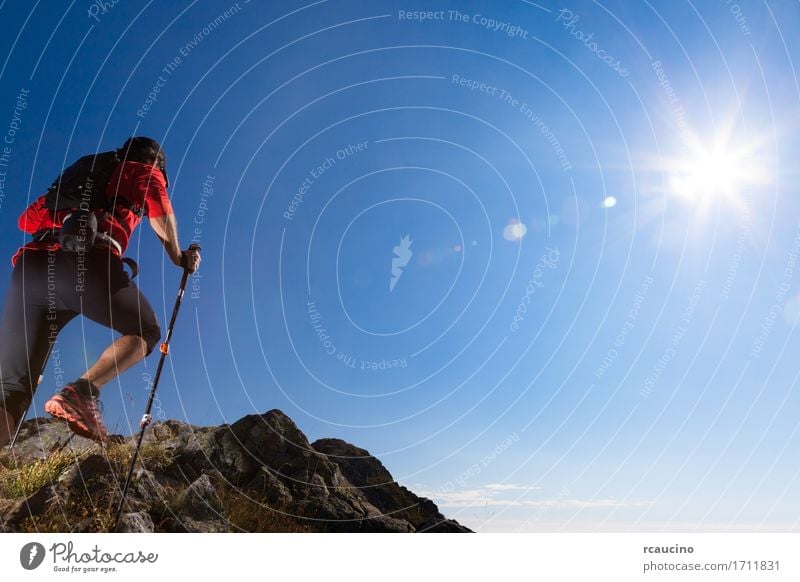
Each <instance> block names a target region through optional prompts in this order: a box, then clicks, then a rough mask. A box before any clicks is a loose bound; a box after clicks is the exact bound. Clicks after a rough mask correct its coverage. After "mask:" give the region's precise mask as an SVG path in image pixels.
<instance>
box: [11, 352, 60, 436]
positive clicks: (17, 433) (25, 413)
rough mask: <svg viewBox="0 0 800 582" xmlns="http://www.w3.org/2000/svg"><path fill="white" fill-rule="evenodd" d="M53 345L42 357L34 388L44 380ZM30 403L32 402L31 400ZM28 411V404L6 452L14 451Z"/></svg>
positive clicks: (29, 406)
mask: <svg viewBox="0 0 800 582" xmlns="http://www.w3.org/2000/svg"><path fill="white" fill-rule="evenodd" d="M54 345H55V342H54V341H53V342H50V347H49V348H47V355H46V356H45V357H44V362H43V363H42V373H41V374H39V379H38V380H37V381H36V387H37V388H38V387H39V384H41V383H42V380H44V370H45V368H47V360H49V359H50V354H51V353H53V346H54ZM31 402H33V400H31ZM30 409H31V405H30V404H28V406H27V407H26V408H25V412H23V413H22V418H20V419H19V422H18V423H17V429H16V430H15V431H14V438H12V439H11V442H10V443H9V445H8V450H9V451H13V450H14V445H15V444H17V439H18V438H19V431H20V430H21V429H22V425H23V423H24V422H25V419H26V418H27V417H28V411H29V410H30Z"/></svg>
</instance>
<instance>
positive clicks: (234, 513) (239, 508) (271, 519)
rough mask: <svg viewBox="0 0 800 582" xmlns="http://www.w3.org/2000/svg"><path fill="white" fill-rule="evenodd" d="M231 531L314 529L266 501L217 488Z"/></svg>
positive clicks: (272, 531)
mask: <svg viewBox="0 0 800 582" xmlns="http://www.w3.org/2000/svg"><path fill="white" fill-rule="evenodd" d="M217 495H218V496H219V499H220V501H221V502H222V507H223V509H224V511H225V516H226V517H227V518H228V520H229V521H230V522H231V531H235V532H236V531H246V532H259V533H303V532H310V531H314V530H313V529H311V528H310V527H309V525H308V522H306V521H305V520H303V519H300V518H295V517H291V516H288V515H284V514H282V513H279V512H278V511H275V510H273V509H270V508H269V506H267V505H266V504H265V503H256V502H254V501H251V500H250V499H248V498H247V497H245V496H244V495H242V494H241V493H239V492H236V491H231V490H230V489H227V488H219V487H218V488H217Z"/></svg>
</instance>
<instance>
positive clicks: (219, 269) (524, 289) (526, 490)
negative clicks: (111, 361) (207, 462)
mask: <svg viewBox="0 0 800 582" xmlns="http://www.w3.org/2000/svg"><path fill="white" fill-rule="evenodd" d="M423 10H426V11H428V12H429V14H427V15H426V17H425V19H424V20H421V19H420V18H421V16H420V15H419V14H418V12H419V11H423ZM0 13H1V14H2V19H1V21H2V25H0V26H2V29H3V34H2V35H0V45H2V47H3V50H2V53H1V54H3V55H6V57H7V58H5V59H4V61H3V62H2V63H0V77H2V99H0V131H2V132H4V134H5V137H10V139H11V141H12V143H11V144H10V149H11V151H10V153H9V154H8V155H9V163H8V168H7V176H6V180H5V184H4V189H3V197H2V198H1V199H0V228H2V232H3V236H2V239H1V240H0V245H2V247H1V248H0V251H2V252H0V254H3V255H5V256H9V257H10V255H11V254H13V252H14V250H15V249H16V247H17V246H18V245H19V244H20V242H21V241H22V240H24V237H23V236H22V234H21V233H19V232H18V231H16V230H15V222H16V217H17V216H18V214H19V213H20V212H21V211H22V210H23V209H24V207H25V206H26V204H27V203H28V201H29V200H31V199H32V198H34V197H36V196H38V195H39V194H40V193H41V192H43V190H44V189H45V188H46V186H47V185H48V184H49V182H50V181H51V180H52V179H53V177H54V176H56V175H57V174H58V172H59V171H60V169H61V168H62V167H63V166H64V165H65V164H67V163H69V162H70V161H71V160H73V159H74V158H76V157H78V156H80V155H83V154H85V153H87V152H89V151H94V150H98V149H100V150H103V149H110V148H112V147H115V146H117V145H119V144H121V142H122V141H123V140H124V139H125V138H126V137H128V136H129V135H132V134H146V135H150V136H153V137H155V138H157V139H159V140H160V141H161V142H162V144H163V146H164V148H165V150H166V153H167V156H168V168H169V171H170V178H171V181H172V185H171V189H170V190H171V196H172V200H173V205H174V207H175V210H176V213H177V215H178V220H179V227H180V234H181V240H182V244H183V246H186V245H188V243H189V242H190V240H191V239H192V238H193V237H194V238H195V239H196V240H198V241H199V242H200V243H201V244H202V245H203V247H204V254H203V256H204V262H203V268H202V270H201V272H200V273H199V276H198V277H195V278H193V279H192V282H191V283H190V290H189V295H188V296H187V300H186V303H185V307H184V311H183V312H182V313H181V317H180V319H179V321H178V325H177V328H176V332H175V337H174V342H173V350H172V356H171V358H170V360H169V362H168V368H167V373H166V374H165V376H164V377H163V380H162V384H161V386H160V388H159V403H158V410H159V411H160V413H161V414H163V415H164V416H166V417H169V418H178V419H181V420H185V421H188V422H191V423H193V424H197V425H207V424H220V423H223V422H233V421H235V420H236V419H238V418H240V417H242V416H244V415H246V414H253V413H262V412H265V411H266V410H269V409H272V408H280V409H282V410H283V411H285V412H286V413H287V414H289V415H290V416H291V417H292V418H293V419H294V420H295V421H296V422H297V423H298V425H299V426H300V428H301V429H302V430H303V431H304V432H306V434H308V435H309V437H310V438H311V439H312V440H313V439H315V438H319V437H323V436H334V437H339V438H343V439H346V440H348V441H350V442H353V443H355V444H357V445H359V446H361V447H364V448H366V449H368V450H369V451H370V452H372V453H373V454H374V455H376V456H378V457H379V458H380V459H381V460H382V461H383V462H384V464H386V466H387V467H388V468H389V470H390V471H391V472H392V474H393V475H394V476H395V477H396V478H397V479H398V480H399V481H400V482H401V483H403V484H405V485H407V486H409V487H410V488H412V489H413V490H415V491H418V492H422V493H425V494H427V495H429V496H430V497H432V498H433V499H434V500H435V501H437V502H438V503H439V504H440V505H441V507H442V509H443V511H444V512H445V513H446V514H447V515H450V516H454V517H456V518H457V519H459V520H461V521H463V522H464V523H465V524H467V525H469V526H471V527H473V528H475V529H478V530H481V531H552V530H565V531H572V530H581V531H583V530H590V531H593V530H630V529H649V530H660V529H689V530H698V531H717V530H734V529H745V530H755V529H766V530H781V531H783V530H796V529H797V523H796V515H797V511H798V509H800V508H799V507H798V502H797V499H798V495H797V490H798V486H799V482H798V475H797V469H796V467H797V465H798V462H797V461H798V457H797V452H796V451H797V450H798V446H797V445H798V434H797V426H798V425H797V421H796V419H797V417H798V411H799V409H800V397H798V395H797V391H796V390H795V387H796V384H797V380H798V373H799V372H798V369H797V366H796V358H794V357H793V356H794V353H795V351H796V350H797V349H798V347H800V340H798V338H797V334H796V322H797V318H798V315H799V314H800V294H798V280H800V274H798V273H796V272H795V271H796V270H797V268H796V255H797V253H798V252H800V221H799V220H798V216H800V215H799V214H798V202H797V200H796V197H795V196H794V195H793V194H794V192H795V190H796V189H795V188H794V187H793V185H794V183H795V181H796V175H795V171H794V164H793V161H794V160H795V158H796V152H797V139H796V137H795V135H796V131H795V130H796V128H797V122H798V107H797V102H798V101H797V97H798V95H800V84H799V83H798V81H797V78H796V73H795V65H794V63H795V61H796V60H797V59H798V58H800V55H798V47H797V40H796V38H795V37H794V36H793V35H792V34H790V33H791V31H792V30H791V28H790V26H791V23H793V22H796V21H797V18H798V8H797V6H796V5H795V4H793V3H790V2H784V1H780V2H763V3H755V2H754V3H744V2H742V3H740V4H736V3H734V2H713V3H712V2H698V3H689V2H683V1H681V2H669V3H667V2H641V3H629V2H623V1H618V2H604V3H595V2H574V3H570V4H565V3H560V2H554V3H550V2H536V3H534V2H527V1H524V0H509V1H505V2H477V1H476V2H454V1H453V2H447V1H437V2H424V3H423V2H417V3H406V2H396V1H376V2H369V3H365V2H355V1H347V0H342V1H339V0H336V1H335V0H329V1H324V0H323V1H320V2H295V1H282V2H270V3H267V2H257V1H255V0H254V1H252V2H246V1H244V0H240V2H239V3H233V2H203V3H200V2H185V1H184V2H173V3H170V5H169V7H166V6H159V7H156V5H155V3H152V2H150V3H144V2H119V3H117V4H116V5H111V3H106V6H105V7H104V8H102V9H101V8H100V4H99V3H96V4H89V3H75V2H73V3H72V4H70V5H69V7H68V8H59V9H54V8H53V7H52V6H49V5H45V4H44V3H42V2H37V3H35V4H33V5H29V4H26V5H25V6H19V5H11V4H10V3H7V2H5V3H2V4H0ZM20 93H22V94H23V95H24V97H25V99H24V102H25V108H24V109H21V108H20V107H19V106H18V96H19V95H20ZM15 107H16V109H17V112H16V114H15ZM12 133H13V135H11V134H12ZM204 182H205V183H206V192H205V194H204V191H203V188H204ZM209 186H210V189H209ZM406 236H407V237H408V240H409V241H410V244H405V245H404V244H403V243H401V240H402V239H403V238H404V237H406ZM395 247H398V248H399V249H400V251H399V253H398V255H396V254H395ZM401 247H403V248H401ZM404 249H405V250H404ZM406 251H410V257H409V256H408V252H406ZM403 254H405V255H406V256H405V259H407V260H405V259H403V258H402V257H401V256H399V255H403ZM129 255H131V256H133V257H135V258H137V260H138V261H139V263H140V266H141V275H140V277H139V279H138V280H137V282H138V284H139V285H140V287H141V288H142V289H143V291H144V292H145V294H146V295H147V296H148V297H149V298H150V300H151V302H152V303H153V305H154V306H155V307H156V309H157V312H158V313H159V317H160V320H161V321H162V322H164V321H165V320H166V319H167V318H168V315H169V310H170V309H171V306H172V302H173V299H174V294H175V291H176V288H177V284H178V279H179V275H180V273H179V271H178V270H176V269H175V268H174V267H172V266H171V265H169V264H168V263H167V262H166V258H165V256H164V254H163V252H161V250H160V247H159V244H158V242H157V240H156V238H155V236H154V235H153V233H152V232H151V231H150V229H149V227H147V226H143V227H142V228H140V229H139V231H138V232H137V235H136V236H135V238H134V239H133V240H132V243H131V246H130V248H129ZM393 259H394V261H395V262H394V266H395V274H394V276H393V272H392V269H393ZM8 272H10V269H9V270H8ZM398 273H399V275H398ZM393 277H394V279H395V283H394V286H393V287H390V286H391V281H392V279H393ZM7 284H8V277H7V276H6V277H2V278H0V292H3V293H4V292H5V290H6V288H7ZM111 337H112V335H111V334H110V332H108V331H107V330H104V329H101V328H99V327H97V326H95V325H93V324H91V323H88V322H86V323H85V324H84V325H81V324H80V323H79V322H78V321H76V322H74V323H72V324H71V325H70V327H69V328H68V329H67V330H65V332H64V333H63V334H62V336H61V338H60V342H59V345H58V350H59V352H58V357H59V360H58V364H59V366H60V367H61V368H62V369H63V371H64V372H63V373H64V375H65V377H66V378H67V379H69V378H72V377H76V376H78V375H79V374H80V373H82V372H83V369H85V362H86V361H87V360H88V361H91V360H93V359H94V358H96V357H97V356H98V355H99V354H100V353H101V351H102V350H103V348H104V347H105V346H106V345H107V343H108V342H109V341H110V339H111ZM155 365H156V359H155V356H152V357H151V358H149V359H148V360H147V362H146V363H145V364H141V365H139V366H137V367H136V368H134V369H132V370H130V371H128V372H127V373H125V374H124V375H122V376H121V377H120V379H119V382H117V383H114V384H110V385H109V386H108V387H107V389H106V390H105V392H104V396H103V400H104V402H105V405H106V413H105V414H106V421H107V423H108V424H109V425H110V426H112V427H114V428H116V429H117V430H120V431H126V430H127V426H128V424H129V423H134V424H135V423H137V422H138V418H139V416H140V414H141V411H142V409H143V406H144V402H145V398H146V385H147V382H146V380H147V376H146V375H147V374H152V373H153V372H154V368H155ZM56 376H57V371H56V370H55V368H54V366H53V362H51V366H50V368H49V370H48V373H47V374H46V377H45V382H44V384H43V385H42V387H41V389H40V392H39V393H38V394H37V401H36V406H37V414H41V406H42V404H43V402H44V399H45V398H46V397H47V396H48V395H49V394H50V393H52V391H53V390H54V389H55V387H56Z"/></svg>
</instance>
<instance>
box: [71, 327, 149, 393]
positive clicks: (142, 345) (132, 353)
mask: <svg viewBox="0 0 800 582" xmlns="http://www.w3.org/2000/svg"><path fill="white" fill-rule="evenodd" d="M146 355H147V342H146V341H144V339H142V338H141V337H140V336H138V335H124V336H122V337H121V338H119V339H118V340H117V341H115V342H114V343H113V344H111V345H110V346H108V347H107V348H106V351H104V352H103V355H101V356H100V359H99V360H97V362H96V363H95V364H94V366H92V367H91V368H89V369H88V370H87V371H86V373H85V374H84V375H83V376H81V378H84V379H86V380H89V381H90V382H91V383H92V384H94V385H95V386H97V387H98V388H102V387H103V386H104V385H106V384H107V383H108V382H110V381H111V380H113V379H114V378H116V377H117V376H119V375H120V374H121V373H122V372H124V371H125V370H127V369H128V368H130V367H131V366H133V365H134V364H137V363H138V362H141V361H142V360H143V359H144V358H145V356H146Z"/></svg>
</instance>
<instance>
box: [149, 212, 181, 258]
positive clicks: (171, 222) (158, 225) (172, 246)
mask: <svg viewBox="0 0 800 582" xmlns="http://www.w3.org/2000/svg"><path fill="white" fill-rule="evenodd" d="M150 226H151V227H153V230H154V231H155V233H156V236H158V238H159V239H161V244H162V245H164V250H165V251H167V254H168V255H169V258H170V260H171V261H172V262H173V263H174V264H176V265H179V266H180V264H181V247H180V245H179V244H178V221H177V220H176V219H175V215H174V214H165V215H164V216H157V217H150Z"/></svg>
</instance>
